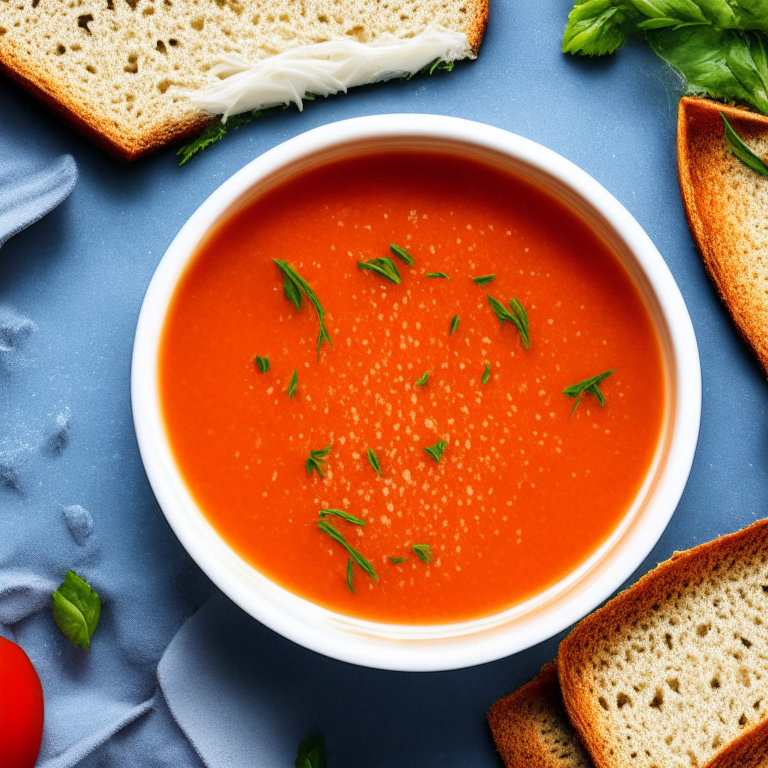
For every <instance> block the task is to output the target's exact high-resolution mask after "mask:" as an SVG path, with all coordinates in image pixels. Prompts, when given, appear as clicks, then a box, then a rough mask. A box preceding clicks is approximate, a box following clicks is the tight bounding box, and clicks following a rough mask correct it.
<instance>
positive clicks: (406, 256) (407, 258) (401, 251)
mask: <svg viewBox="0 0 768 768" xmlns="http://www.w3.org/2000/svg"><path fill="white" fill-rule="evenodd" d="M389 250H390V251H392V253H394V254H395V256H397V258H398V259H401V260H402V261H404V262H405V263H406V264H407V265H408V266H409V267H412V266H413V256H411V254H410V253H408V251H406V250H405V248H401V247H400V246H399V245H395V244H394V243H390V244H389Z"/></svg>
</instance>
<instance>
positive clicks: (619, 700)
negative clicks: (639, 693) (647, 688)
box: [616, 693, 632, 709]
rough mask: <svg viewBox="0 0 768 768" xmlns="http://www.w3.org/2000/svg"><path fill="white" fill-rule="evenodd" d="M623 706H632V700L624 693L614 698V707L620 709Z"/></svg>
mask: <svg viewBox="0 0 768 768" xmlns="http://www.w3.org/2000/svg"><path fill="white" fill-rule="evenodd" d="M625 704H629V706H630V707H631V706H632V699H630V698H629V696H627V694H626V693H619V694H618V695H617V696H616V706H617V707H618V708H619V709H621V708H622V707H623V706H624V705H625Z"/></svg>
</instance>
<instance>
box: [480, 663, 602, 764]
mask: <svg viewBox="0 0 768 768" xmlns="http://www.w3.org/2000/svg"><path fill="white" fill-rule="evenodd" d="M488 725H490V727H491V734H492V735H493V740H494V742H495V744H496V749H497V750H498V751H499V754H500V755H501V758H502V760H504V764H505V765H506V766H507V768H592V761H591V760H590V759H589V756H588V755H587V753H586V752H585V751H584V748H583V747H582V746H581V743H580V742H579V738H578V736H577V735H576V731H575V730H574V729H573V726H572V725H571V723H570V721H569V720H568V718H567V716H566V714H565V711H564V709H563V702H562V697H561V695H560V686H559V684H558V682H557V668H556V666H555V664H554V663H552V662H550V663H549V664H545V665H544V666H543V667H542V669H541V672H539V674H538V675H537V676H536V677H535V678H534V679H533V680H531V682H530V683H527V684H526V685H524V686H523V687H522V688H519V689H518V690H517V691H515V692H514V693H512V694H510V695H509V696H505V697H504V698H503V699H499V700H498V701H497V702H496V703H495V704H494V705H493V706H492V707H491V708H490V710H489V711H488Z"/></svg>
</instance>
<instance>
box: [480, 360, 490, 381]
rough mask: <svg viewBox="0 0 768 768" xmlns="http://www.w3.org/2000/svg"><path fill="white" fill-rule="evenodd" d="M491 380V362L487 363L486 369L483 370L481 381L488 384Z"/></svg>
mask: <svg viewBox="0 0 768 768" xmlns="http://www.w3.org/2000/svg"><path fill="white" fill-rule="evenodd" d="M490 380H491V364H490V363H486V364H485V371H483V375H482V376H481V377H480V383H481V384H487V383H488V382H489V381H490Z"/></svg>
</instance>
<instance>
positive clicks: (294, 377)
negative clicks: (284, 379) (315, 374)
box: [285, 368, 299, 400]
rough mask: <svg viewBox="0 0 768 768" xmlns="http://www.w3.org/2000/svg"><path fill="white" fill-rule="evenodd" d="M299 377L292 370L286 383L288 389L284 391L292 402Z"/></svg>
mask: <svg viewBox="0 0 768 768" xmlns="http://www.w3.org/2000/svg"><path fill="white" fill-rule="evenodd" d="M298 380H299V376H298V373H297V372H296V369H295V368H294V369H293V373H292V374H291V380H290V381H289V382H288V388H287V389H286V390H285V391H286V392H287V393H288V397H290V398H291V400H293V396H294V395H295V394H296V385H297V384H298Z"/></svg>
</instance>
